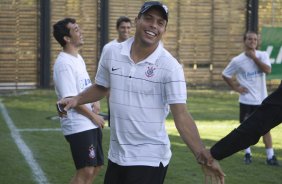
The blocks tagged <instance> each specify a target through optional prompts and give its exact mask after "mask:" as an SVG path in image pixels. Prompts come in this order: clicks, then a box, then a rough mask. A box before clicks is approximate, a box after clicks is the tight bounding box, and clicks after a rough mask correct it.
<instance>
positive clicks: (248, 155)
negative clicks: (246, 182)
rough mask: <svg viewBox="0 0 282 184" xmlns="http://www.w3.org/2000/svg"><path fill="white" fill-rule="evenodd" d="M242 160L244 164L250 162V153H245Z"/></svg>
mask: <svg viewBox="0 0 282 184" xmlns="http://www.w3.org/2000/svg"><path fill="white" fill-rule="evenodd" d="M244 162H245V164H247V165H248V164H251V163H252V156H251V154H250V153H246V154H245V157H244Z"/></svg>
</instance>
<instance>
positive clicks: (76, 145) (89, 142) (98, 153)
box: [65, 128, 104, 169]
mask: <svg viewBox="0 0 282 184" xmlns="http://www.w3.org/2000/svg"><path fill="white" fill-rule="evenodd" d="M65 138H66V139H67V141H68V142H69V144H70V149H71V153H72V158H73V161H74V164H75V167H76V169H81V168H84V167H86V166H94V167H97V166H101V165H104V153H103V148H102V131H101V129H100V128H95V129H91V130H87V131H84V132H79V133H75V134H71V135H67V136H65Z"/></svg>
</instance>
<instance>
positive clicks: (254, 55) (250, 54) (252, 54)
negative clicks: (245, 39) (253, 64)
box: [245, 50, 256, 59]
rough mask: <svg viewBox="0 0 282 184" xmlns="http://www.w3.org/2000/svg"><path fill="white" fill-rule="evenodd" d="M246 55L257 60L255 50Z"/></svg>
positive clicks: (248, 51) (246, 52)
mask: <svg viewBox="0 0 282 184" xmlns="http://www.w3.org/2000/svg"><path fill="white" fill-rule="evenodd" d="M245 55H246V56H248V57H249V58H251V59H255V58H256V51H255V50H246V51H245Z"/></svg>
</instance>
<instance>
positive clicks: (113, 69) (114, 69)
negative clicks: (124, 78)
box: [112, 68, 120, 71]
mask: <svg viewBox="0 0 282 184" xmlns="http://www.w3.org/2000/svg"><path fill="white" fill-rule="evenodd" d="M118 69H120V68H112V71H116V70H118Z"/></svg>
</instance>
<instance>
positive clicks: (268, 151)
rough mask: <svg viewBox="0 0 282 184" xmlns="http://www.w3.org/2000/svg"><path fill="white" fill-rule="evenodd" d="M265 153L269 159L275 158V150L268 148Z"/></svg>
mask: <svg viewBox="0 0 282 184" xmlns="http://www.w3.org/2000/svg"><path fill="white" fill-rule="evenodd" d="M265 151H266V156H267V159H271V158H272V157H273V155H274V150H273V148H266V149H265Z"/></svg>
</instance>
